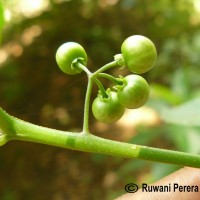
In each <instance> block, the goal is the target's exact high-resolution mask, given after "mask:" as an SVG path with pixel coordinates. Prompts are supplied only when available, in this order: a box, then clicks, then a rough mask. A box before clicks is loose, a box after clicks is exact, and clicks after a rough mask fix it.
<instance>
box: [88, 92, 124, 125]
mask: <svg viewBox="0 0 200 200" xmlns="http://www.w3.org/2000/svg"><path fill="white" fill-rule="evenodd" d="M107 94H108V97H103V96H102V95H98V96H97V97H96V99H95V100H94V102H93V104H92V112H93V115H94V117H95V118H96V119H97V120H98V121H100V122H104V123H113V122H115V121H117V120H119V119H120V118H121V117H122V115H123V114H124V110H125V108H124V106H122V105H121V104H120V103H119V100H118V97H117V93H116V92H113V91H107Z"/></svg>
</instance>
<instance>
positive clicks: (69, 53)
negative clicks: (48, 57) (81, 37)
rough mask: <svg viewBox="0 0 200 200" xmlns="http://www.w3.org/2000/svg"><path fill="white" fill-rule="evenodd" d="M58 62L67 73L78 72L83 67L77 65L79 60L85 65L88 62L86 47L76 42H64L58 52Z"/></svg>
mask: <svg viewBox="0 0 200 200" xmlns="http://www.w3.org/2000/svg"><path fill="white" fill-rule="evenodd" d="M56 62H57V64H58V66H59V68H60V69H61V70H62V71H63V72H64V73H66V74H71V75H73V74H78V73H80V72H81V71H82V69H80V68H78V67H77V65H76V64H77V62H80V63H81V64H83V65H86V63H87V54H86V52H85V50H84V48H83V47H82V46H81V45H80V44H78V43H76V42H66V43H64V44H62V45H61V46H60V47H59V48H58V50H57V52H56Z"/></svg>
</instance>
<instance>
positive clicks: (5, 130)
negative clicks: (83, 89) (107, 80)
mask: <svg viewBox="0 0 200 200" xmlns="http://www.w3.org/2000/svg"><path fill="white" fill-rule="evenodd" d="M90 85H91V83H90ZM90 87H91V86H90ZM0 116H1V117H0V118H1V119H3V126H2V123H0V129H1V132H2V134H3V135H6V139H7V141H9V140H23V141H31V142H37V143H42V144H48V145H52V146H57V147H62V148H68V149H73V150H79V151H84V152H92V153H101V154H107V155H112V156H119V157H124V158H134V159H144V160H149V161H156V162H162V163H171V164H176V165H183V166H190V167H196V168H200V155H195V154H189V153H183V152H178V151H171V150H165V149H159V148H153V147H146V146H140V145H135V144H128V143H124V142H117V141H113V140H108V139H104V138H100V137H97V136H94V135H92V134H81V133H77V132H75V133H72V132H66V131H59V130H54V129H50V128H45V127H41V126H37V125H34V124H31V123H28V122H25V121H22V120H20V119H17V118H14V117H12V116H10V115H8V114H7V113H5V111H3V110H2V109H0ZM1 122H2V121H1Z"/></svg>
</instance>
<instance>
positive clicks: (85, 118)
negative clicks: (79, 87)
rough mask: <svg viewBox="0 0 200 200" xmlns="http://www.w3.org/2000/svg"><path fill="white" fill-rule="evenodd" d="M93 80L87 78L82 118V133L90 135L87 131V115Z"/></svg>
mask: <svg viewBox="0 0 200 200" xmlns="http://www.w3.org/2000/svg"><path fill="white" fill-rule="evenodd" d="M92 86H93V80H92V78H91V77H90V76H88V85H87V91H86V95H85V105H84V116H83V133H88V134H89V133H90V131H89V114H90V97H91V92H92Z"/></svg>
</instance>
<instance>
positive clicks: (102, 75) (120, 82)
mask: <svg viewBox="0 0 200 200" xmlns="http://www.w3.org/2000/svg"><path fill="white" fill-rule="evenodd" d="M98 77H103V78H106V79H108V80H110V81H112V82H113V83H115V84H117V85H122V84H123V81H121V80H120V79H119V78H115V77H114V76H112V75H110V74H106V73H99V74H98Z"/></svg>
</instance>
